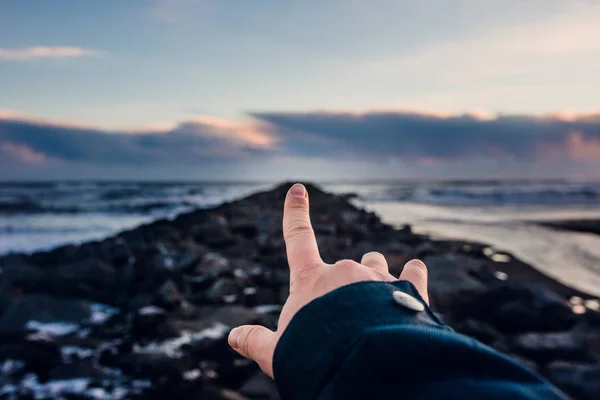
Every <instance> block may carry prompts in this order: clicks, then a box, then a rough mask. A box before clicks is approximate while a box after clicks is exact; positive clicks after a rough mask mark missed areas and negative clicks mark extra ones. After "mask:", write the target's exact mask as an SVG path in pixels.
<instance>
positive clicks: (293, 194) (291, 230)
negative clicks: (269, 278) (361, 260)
mask: <svg viewBox="0 0 600 400" xmlns="http://www.w3.org/2000/svg"><path fill="white" fill-rule="evenodd" d="M283 238H284V239H285V247H286V250H287V257H288V263H289V265H290V270H291V272H292V274H294V273H298V272H301V271H302V269H304V268H306V267H309V266H314V265H318V264H320V263H322V261H321V256H320V255H319V248H318V247H317V240H316V239H315V233H314V231H313V229H312V225H311V224H310V214H309V207H308V193H307V191H306V188H305V187H304V186H303V185H301V184H299V183H296V184H295V185H294V186H292V188H291V189H290V190H289V191H288V193H287V196H286V198H285V205H284V208H283Z"/></svg>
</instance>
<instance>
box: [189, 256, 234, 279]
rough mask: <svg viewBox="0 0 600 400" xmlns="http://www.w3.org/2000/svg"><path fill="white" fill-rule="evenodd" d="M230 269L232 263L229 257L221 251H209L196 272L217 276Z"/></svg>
mask: <svg viewBox="0 0 600 400" xmlns="http://www.w3.org/2000/svg"><path fill="white" fill-rule="evenodd" d="M229 271H231V265H230V263H229V260H228V259H227V258H225V257H223V255H221V254H219V253H207V254H206V255H205V256H204V259H203V260H202V262H201V263H200V265H198V267H197V268H196V271H195V272H196V273H197V274H200V275H203V276H209V277H217V276H220V275H222V274H225V273H227V272H229Z"/></svg>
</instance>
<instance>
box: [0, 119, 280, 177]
mask: <svg viewBox="0 0 600 400" xmlns="http://www.w3.org/2000/svg"><path fill="white" fill-rule="evenodd" d="M261 126H262V125H261V124H260V123H258V122H256V121H248V122H246V123H242V122H232V121H227V120H219V119H211V118H197V119H196V120H190V121H185V122H181V123H179V124H177V125H175V126H173V127H170V128H167V129H164V130H160V129H157V128H155V129H152V130H150V129H149V130H147V131H144V130H141V131H140V130H138V131H125V130H122V131H106V130H102V129H99V128H91V127H85V126H80V125H78V124H76V123H68V122H64V121H63V122H52V121H48V120H45V119H40V120H36V119H31V118H24V117H18V118H15V117H3V118H0V149H1V151H2V153H0V155H2V159H0V162H2V163H3V164H7V163H11V164H19V163H21V164H43V163H83V164H93V165H100V166H102V165H113V166H114V165H116V166H118V165H121V166H140V167H141V166H148V165H186V164H187V165H202V164H206V163H210V162H216V161H223V160H226V161H236V160H239V159H244V158H247V157H249V156H252V155H255V154H262V153H264V152H265V151H266V150H267V149H269V148H270V147H271V146H274V145H275V143H276V140H275V138H274V137H272V136H271V135H270V134H269V133H268V132H266V131H265V132H263V131H261V130H259V129H260V128H261Z"/></svg>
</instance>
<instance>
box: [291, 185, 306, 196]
mask: <svg viewBox="0 0 600 400" xmlns="http://www.w3.org/2000/svg"><path fill="white" fill-rule="evenodd" d="M305 194H306V189H305V188H304V185H302V184H300V183H296V184H295V185H294V186H292V196H294V197H301V198H304V196H305Z"/></svg>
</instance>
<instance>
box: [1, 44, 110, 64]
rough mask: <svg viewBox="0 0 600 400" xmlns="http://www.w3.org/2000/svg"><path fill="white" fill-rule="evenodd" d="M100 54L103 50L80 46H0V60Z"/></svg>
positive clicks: (102, 53)
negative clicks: (14, 47) (19, 47)
mask: <svg viewBox="0 0 600 400" xmlns="http://www.w3.org/2000/svg"><path fill="white" fill-rule="evenodd" d="M102 55H104V52H102V51H99V50H92V49H84V48H81V47H65V46H54V47H48V46H36V47H26V48H21V49H8V48H1V47H0V61H2V60H5V61H24V60H31V59H38V58H76V57H86V56H102Z"/></svg>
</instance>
